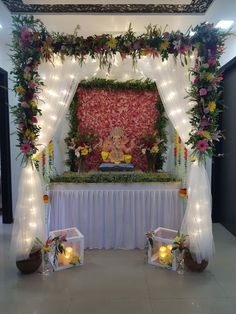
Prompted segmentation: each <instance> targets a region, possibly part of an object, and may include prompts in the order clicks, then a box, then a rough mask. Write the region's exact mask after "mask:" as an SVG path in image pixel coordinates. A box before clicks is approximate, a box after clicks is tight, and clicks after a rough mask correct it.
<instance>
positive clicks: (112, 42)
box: [107, 37, 117, 49]
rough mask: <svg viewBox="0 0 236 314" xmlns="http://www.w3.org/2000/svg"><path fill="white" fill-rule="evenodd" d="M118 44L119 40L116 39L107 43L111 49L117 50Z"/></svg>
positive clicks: (112, 38)
mask: <svg viewBox="0 0 236 314" xmlns="http://www.w3.org/2000/svg"><path fill="white" fill-rule="evenodd" d="M116 44H117V40H116V39H115V38H114V37H111V38H110V39H109V40H108V42H107V46H108V47H109V48H111V49H114V48H116Z"/></svg>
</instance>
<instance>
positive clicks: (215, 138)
mask: <svg viewBox="0 0 236 314" xmlns="http://www.w3.org/2000/svg"><path fill="white" fill-rule="evenodd" d="M221 137H222V135H221V131H216V132H215V133H213V134H212V139H213V140H214V141H218V142H219V140H220V138H221Z"/></svg>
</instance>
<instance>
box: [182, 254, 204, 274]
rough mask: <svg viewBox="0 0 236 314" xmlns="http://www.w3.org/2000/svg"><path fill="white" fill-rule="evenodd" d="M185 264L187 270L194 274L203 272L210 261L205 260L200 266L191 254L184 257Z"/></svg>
mask: <svg viewBox="0 0 236 314" xmlns="http://www.w3.org/2000/svg"><path fill="white" fill-rule="evenodd" d="M184 264H185V265H186V266H187V268H188V269H189V270H191V271H193V272H199V273H200V272H202V271H203V270H204V269H205V268H206V267H207V265H208V261H205V260H203V261H202V262H201V263H200V264H198V263H197V262H195V261H194V260H193V257H192V255H191V253H186V252H185V255H184Z"/></svg>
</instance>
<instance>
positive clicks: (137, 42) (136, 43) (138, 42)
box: [134, 40, 141, 50]
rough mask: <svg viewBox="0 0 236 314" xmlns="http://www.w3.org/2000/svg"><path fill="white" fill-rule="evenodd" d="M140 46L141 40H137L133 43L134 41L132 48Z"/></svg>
mask: <svg viewBox="0 0 236 314" xmlns="http://www.w3.org/2000/svg"><path fill="white" fill-rule="evenodd" d="M140 48H141V42H140V40H137V41H136V42H135V43H134V49H135V50H137V49H140Z"/></svg>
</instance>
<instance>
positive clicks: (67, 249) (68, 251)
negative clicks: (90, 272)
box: [65, 246, 73, 255]
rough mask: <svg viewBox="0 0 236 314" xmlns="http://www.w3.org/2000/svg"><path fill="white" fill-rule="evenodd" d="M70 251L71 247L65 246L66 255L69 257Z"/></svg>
mask: <svg viewBox="0 0 236 314" xmlns="http://www.w3.org/2000/svg"><path fill="white" fill-rule="evenodd" d="M72 251H73V248H72V247H71V246H67V247H66V249H65V252H66V255H69V254H70V255H71V253H72Z"/></svg>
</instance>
